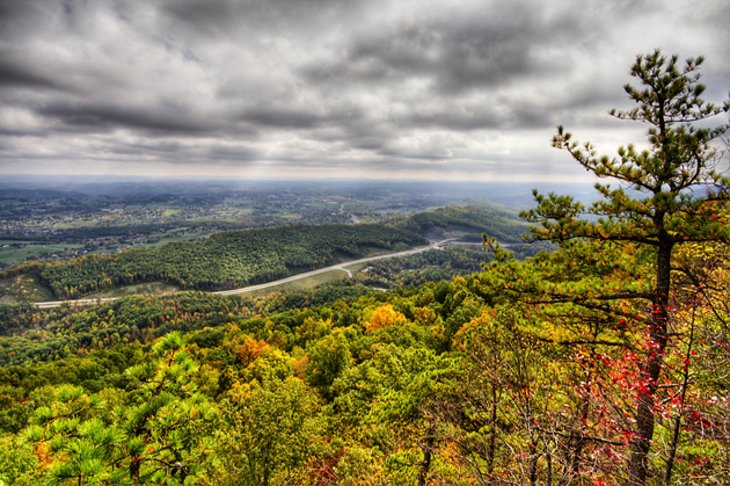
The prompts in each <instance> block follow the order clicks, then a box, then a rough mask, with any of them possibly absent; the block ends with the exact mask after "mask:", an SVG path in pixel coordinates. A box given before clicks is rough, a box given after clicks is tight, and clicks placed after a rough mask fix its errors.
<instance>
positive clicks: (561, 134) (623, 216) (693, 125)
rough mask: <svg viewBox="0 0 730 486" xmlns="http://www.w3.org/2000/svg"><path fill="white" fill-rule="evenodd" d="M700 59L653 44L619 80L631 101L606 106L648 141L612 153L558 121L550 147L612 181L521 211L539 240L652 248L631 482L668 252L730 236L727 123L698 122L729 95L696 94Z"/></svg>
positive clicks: (651, 392)
mask: <svg viewBox="0 0 730 486" xmlns="http://www.w3.org/2000/svg"><path fill="white" fill-rule="evenodd" d="M702 62H703V58H702V57H698V58H690V59H687V60H686V62H685V64H684V66H683V67H681V66H678V58H677V56H676V55H675V56H671V57H666V56H664V55H662V53H661V52H660V51H659V50H657V51H655V52H653V53H651V54H646V55H640V56H638V57H637V59H636V62H635V63H634V65H633V66H632V68H631V75H632V76H633V77H635V78H636V79H637V80H638V81H639V83H640V84H639V86H637V87H635V86H632V85H630V84H627V85H626V86H625V87H624V89H625V91H626V93H627V94H628V96H629V98H630V99H631V100H632V101H633V102H635V103H636V106H635V107H634V108H633V109H631V110H628V111H617V110H612V111H611V114H612V115H613V116H615V117H617V118H618V119H621V120H632V121H638V122H642V123H646V124H648V125H649V130H648V143H649V147H648V148H647V149H646V150H638V149H637V148H636V147H634V146H633V145H628V146H627V147H619V149H618V156H617V157H608V156H597V155H596V150H595V148H594V147H593V145H592V144H590V143H584V144H581V143H578V142H575V141H573V139H572V136H571V134H570V133H568V132H566V131H565V130H564V129H563V127H559V128H558V133H557V134H556V135H555V137H554V138H553V145H554V146H555V147H557V148H560V149H563V150H567V151H568V153H570V155H571V156H572V157H573V158H574V159H575V160H576V161H577V162H578V163H579V164H581V165H582V166H583V167H585V168H586V169H587V170H588V171H590V172H593V173H594V174H595V175H596V176H597V177H599V178H601V179H608V180H612V181H614V182H617V184H614V185H611V184H601V183H599V184H596V189H597V190H598V192H599V193H600V195H601V198H600V199H599V200H597V201H596V202H594V203H593V204H591V205H590V206H589V207H585V206H584V205H583V204H581V203H580V202H578V201H575V200H573V199H572V198H571V197H568V196H561V195H557V194H554V193H551V194H548V195H542V194H539V193H538V192H536V191H535V199H536V202H537V207H536V208H535V209H532V210H530V211H528V212H526V213H525V214H524V216H525V217H527V219H528V220H530V221H532V222H534V223H539V224H540V225H539V226H538V227H536V228H535V229H534V230H533V231H534V234H535V236H536V237H537V238H539V239H544V240H550V241H554V242H558V243H559V242H562V241H567V240H571V239H575V238H584V239H593V240H606V241H623V242H633V243H636V244H638V245H640V246H645V247H649V248H650V249H651V250H652V251H653V253H654V257H655V260H654V262H655V263H654V265H653V268H654V278H655V281H654V285H653V291H652V292H651V295H648V296H647V297H648V299H649V301H650V303H651V318H650V323H649V326H648V331H647V334H646V355H645V356H644V358H643V359H642V363H641V365H640V366H641V377H642V384H643V386H641V387H640V391H639V392H638V396H637V401H636V416H635V430H634V434H633V438H632V440H631V444H630V445H631V454H630V458H629V463H628V474H629V482H630V484H637V485H641V484H645V482H646V478H647V471H648V456H649V450H650V448H651V441H652V437H653V435H654V423H655V416H654V413H655V402H656V394H657V385H658V383H659V378H660V376H661V372H662V366H663V361H664V355H665V351H666V349H667V346H669V345H670V344H671V343H670V333H669V332H668V324H669V320H670V302H671V299H672V286H671V283H672V271H673V268H672V263H673V252H674V250H675V249H676V248H677V247H678V245H681V244H683V243H687V242H705V241H730V228H728V226H727V225H726V224H724V223H723V221H722V219H721V218H719V217H718V213H719V209H720V207H721V206H722V205H724V204H726V203H727V201H728V200H729V199H730V179H728V178H727V177H726V176H724V175H722V174H721V172H720V171H719V170H717V169H718V167H717V165H718V164H719V163H720V161H721V157H722V152H720V151H719V150H718V148H717V145H716V141H717V140H718V139H719V138H720V137H721V136H722V135H723V134H724V133H726V132H727V130H728V129H729V128H730V124H727V123H723V124H721V125H720V126H716V127H712V128H708V123H707V122H704V123H698V122H702V121H703V120H706V119H708V118H711V117H714V116H717V115H720V114H722V113H723V112H728V111H729V110H730V101H726V102H725V103H724V105H723V106H722V107H720V106H715V105H712V104H707V103H705V102H704V101H703V100H702V99H701V95H702V93H703V91H704V89H705V87H704V86H703V85H702V84H700V83H699V79H700V74H699V72H698V68H699V67H700V65H701V64H702ZM589 216H593V217H589ZM606 297H607V298H611V297H615V298H620V296H606Z"/></svg>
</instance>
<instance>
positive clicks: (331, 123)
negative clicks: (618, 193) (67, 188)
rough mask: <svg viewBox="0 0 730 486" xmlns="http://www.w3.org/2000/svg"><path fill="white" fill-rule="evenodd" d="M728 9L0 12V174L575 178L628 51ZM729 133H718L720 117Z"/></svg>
mask: <svg viewBox="0 0 730 486" xmlns="http://www.w3.org/2000/svg"><path fill="white" fill-rule="evenodd" d="M728 25H730V4H729V3H728V1H727V0H702V1H699V0H693V1H682V0H634V1H632V0H617V1H606V0H551V1H549V2H548V1H544V0H534V1H533V0H516V1H506V0H503V1H490V0H478V1H472V0H463V1H449V0H438V1H427V0H418V1H411V0H144V1H142V0H140V1H130V0H127V1H122V0H78V1H74V0H64V1H61V0H58V1H51V0H0V175H1V174H2V173H5V174H9V173H28V174H43V175H52V174H71V175H72V174H83V175H109V176H118V177H122V176H152V177H159V176H173V177H192V178H201V177H205V178H215V177H223V178H236V177H241V178H338V177H342V178H375V179H378V178H382V179H427V180H472V181H475V180H491V181H502V180H505V181H506V180H510V181H511V180H515V181H561V182H570V181H581V180H585V179H586V178H588V176H589V175H588V174H587V173H586V172H585V170H584V169H582V168H581V167H580V166H578V165H577V164H576V162H574V161H573V160H572V159H571V158H570V157H569V155H568V154H566V153H565V152H563V151H560V150H557V149H554V148H552V147H551V144H550V140H551V137H552V135H553V134H554V133H555V127H556V126H557V125H565V126H566V128H567V129H568V130H569V131H571V132H572V133H573V135H574V137H575V138H576V139H578V140H581V141H588V140H590V141H592V142H594V143H595V144H596V146H597V147H598V149H599V151H601V152H605V153H609V154H611V153H615V150H616V148H617V147H618V146H619V145H621V144H626V143H629V142H635V143H641V142H642V140H643V139H644V138H645V130H646V127H645V126H641V125H640V124H636V123H632V122H626V121H619V120H616V119H614V118H612V117H611V116H609V115H608V110H609V109H610V108H612V107H615V108H630V107H631V103H630V101H629V100H628V98H627V97H626V95H625V93H624V91H623V88H622V86H623V85H624V84H626V83H627V82H630V81H631V78H630V76H629V68H630V66H631V64H632V63H633V62H634V60H635V58H636V55H637V54H640V53H648V52H651V51H653V50H654V49H655V48H661V49H662V50H663V51H664V52H665V53H669V54H672V53H676V54H678V55H679V56H680V57H681V58H686V57H691V56H697V55H704V56H705V57H706V62H705V64H704V65H703V66H702V70H701V72H702V74H703V82H704V83H705V84H706V85H707V88H708V89H707V92H706V94H705V96H704V98H705V99H706V100H708V101H714V102H722V101H723V100H724V99H726V98H727V96H728V91H730V29H728ZM722 121H723V120H718V123H719V122H722Z"/></svg>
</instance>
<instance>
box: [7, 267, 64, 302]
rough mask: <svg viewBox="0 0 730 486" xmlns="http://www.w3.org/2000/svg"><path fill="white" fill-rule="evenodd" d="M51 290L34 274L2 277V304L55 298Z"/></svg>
mask: <svg viewBox="0 0 730 486" xmlns="http://www.w3.org/2000/svg"><path fill="white" fill-rule="evenodd" d="M53 299H54V297H53V294H52V293H51V291H50V290H49V289H48V288H46V287H45V286H43V285H42V284H41V283H40V282H38V279H37V278H36V277H35V276H34V275H28V274H21V275H15V276H12V277H6V278H3V279H0V304H17V303H23V302H42V301H45V300H53Z"/></svg>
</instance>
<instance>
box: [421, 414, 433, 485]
mask: <svg viewBox="0 0 730 486" xmlns="http://www.w3.org/2000/svg"><path fill="white" fill-rule="evenodd" d="M435 444H436V436H435V427H434V425H433V423H431V425H430V426H429V428H428V437H426V443H425V444H424V445H422V446H421V449H422V450H423V462H422V463H421V468H420V469H419V471H418V479H417V481H418V486H425V484H426V479H427V478H428V472H429V471H430V469H431V456H432V454H433V448H434V445H435Z"/></svg>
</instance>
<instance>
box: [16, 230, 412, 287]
mask: <svg viewBox="0 0 730 486" xmlns="http://www.w3.org/2000/svg"><path fill="white" fill-rule="evenodd" d="M425 243H426V240H424V239H423V238H421V237H420V236H418V235H416V234H414V233H410V232H405V231H400V230H396V229H394V228H389V227H385V226H382V225H357V226H350V225H324V226H285V227H280V228H272V229H263V230H250V231H234V232H226V233H219V234H215V235H213V236H211V237H210V238H208V239H206V240H203V241H195V242H176V243H169V244H167V245H164V246H161V247H159V248H150V249H133V250H127V251H123V252H121V253H117V254H114V255H89V256H86V257H81V258H77V259H73V260H70V261H65V262H51V263H38V264H36V265H35V266H33V265H28V266H27V268H29V270H31V271H34V272H37V274H38V275H39V277H40V279H41V282H43V283H44V284H46V285H48V286H49V287H50V288H51V289H52V290H53V292H54V294H55V295H56V296H57V297H60V298H70V297H77V296H80V295H83V294H85V293H89V292H93V291H96V290H100V289H109V288H113V287H117V286H120V285H126V284H133V283H139V282H149V281H157V280H161V281H164V282H168V283H171V284H175V285H178V286H180V287H181V288H184V289H201V290H220V289H227V288H235V287H242V286H244V285H247V284H252V283H259V282H266V281H270V280H276V279H278V278H282V277H286V276H288V275H291V274H293V273H297V272H300V271H304V270H310V269H313V268H320V267H324V266H327V265H332V264H334V263H337V262H338V261H342V260H345V259H353V258H358V257H362V256H365V255H367V254H369V253H370V252H373V251H393V250H395V249H403V248H407V247H411V246H416V245H419V244H425ZM13 271H17V270H13V269H11V270H10V273H12V272H13Z"/></svg>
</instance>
